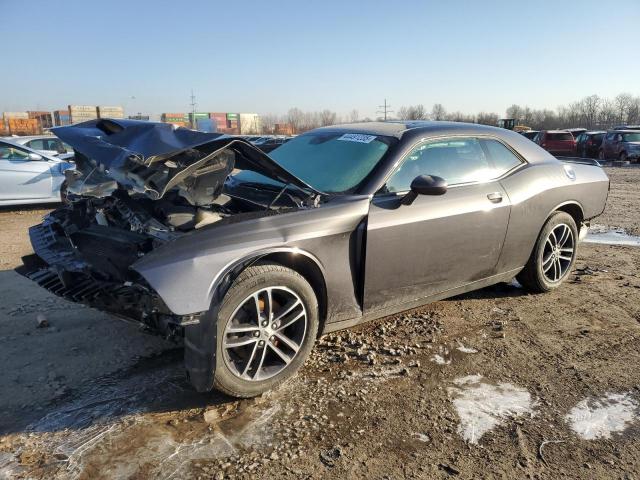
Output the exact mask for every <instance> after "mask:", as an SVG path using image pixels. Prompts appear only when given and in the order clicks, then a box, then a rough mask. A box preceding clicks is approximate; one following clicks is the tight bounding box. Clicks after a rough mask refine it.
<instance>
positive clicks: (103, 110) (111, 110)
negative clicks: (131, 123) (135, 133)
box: [97, 106, 124, 118]
mask: <svg viewBox="0 0 640 480" xmlns="http://www.w3.org/2000/svg"><path fill="white" fill-rule="evenodd" d="M97 111H98V117H99V118H124V108H122V107H105V106H98V109H97Z"/></svg>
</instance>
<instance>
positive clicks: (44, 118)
mask: <svg viewBox="0 0 640 480" xmlns="http://www.w3.org/2000/svg"><path fill="white" fill-rule="evenodd" d="M27 113H28V114H29V118H35V119H36V120H38V123H39V125H40V128H51V127H53V117H52V116H51V112H34V111H30V112H27Z"/></svg>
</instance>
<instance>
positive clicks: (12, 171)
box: [0, 140, 74, 206]
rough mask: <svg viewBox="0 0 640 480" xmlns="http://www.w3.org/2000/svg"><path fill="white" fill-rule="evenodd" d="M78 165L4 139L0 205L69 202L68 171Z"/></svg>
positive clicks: (0, 156)
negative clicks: (66, 193) (66, 173)
mask: <svg viewBox="0 0 640 480" xmlns="http://www.w3.org/2000/svg"><path fill="white" fill-rule="evenodd" d="M73 166H74V164H73V163H71V162H67V161H65V160H62V159H60V158H59V157H54V156H51V155H46V154H44V153H40V152H38V151H36V150H34V149H32V148H29V147H25V146H24V145H19V144H17V143H15V142H12V141H9V140H0V206H5V205H24V204H30V203H50V202H62V201H64V200H65V196H66V195H65V191H66V186H65V183H64V181H65V177H64V171H65V170H67V169H68V168H71V167H73Z"/></svg>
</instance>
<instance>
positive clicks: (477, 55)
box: [0, 0, 640, 117]
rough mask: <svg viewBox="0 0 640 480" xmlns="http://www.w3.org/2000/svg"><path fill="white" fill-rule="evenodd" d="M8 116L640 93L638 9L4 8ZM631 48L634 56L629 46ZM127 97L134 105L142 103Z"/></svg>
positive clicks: (142, 3) (590, 4) (547, 100)
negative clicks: (86, 109) (75, 109)
mask: <svg viewBox="0 0 640 480" xmlns="http://www.w3.org/2000/svg"><path fill="white" fill-rule="evenodd" d="M0 24H1V25H2V28H1V30H0V31H1V32H2V35H1V37H0V38H1V39H2V51H3V60H4V61H3V63H4V68H2V70H1V71H0V109H1V110H3V111H4V110H35V109H44V110H48V109H57V108H63V107H65V106H66V105H67V104H70V103H71V104H89V105H94V104H102V105H123V106H125V109H126V110H127V113H134V112H137V111H141V112H144V113H151V114H159V113H160V112H174V111H177V112H183V111H188V110H189V106H188V104H189V95H190V90H191V89H192V88H193V90H194V92H195V94H196V97H197V103H198V110H201V111H222V112H226V111H232V112H240V111H242V112H258V113H262V114H266V113H276V114H281V113H285V112H286V111H287V110H288V109H289V108H290V107H293V106H296V107H298V108H301V109H303V110H320V109H323V108H329V109H331V110H335V111H337V112H338V113H339V114H345V113H346V112H348V111H350V110H352V109H357V110H358V111H359V112H360V115H361V117H364V116H371V117H373V116H374V115H375V111H376V106H377V105H379V104H380V103H382V101H383V99H384V98H385V97H386V98H387V99H388V101H389V102H390V103H391V104H392V106H393V107H394V109H397V108H399V107H400V106H402V105H410V104H417V103H422V104H424V105H426V106H427V108H428V109H430V108H431V105H432V104H433V103H436V102H439V103H442V104H444V106H445V107H446V108H447V110H449V111H455V110H461V111H463V112H468V113H477V112H479V111H494V112H497V113H499V114H503V113H504V110H505V109H506V107H508V106H509V105H511V104H512V103H519V104H522V105H529V106H531V107H535V108H543V107H548V108H555V107H557V106H558V105H561V104H567V103H569V102H571V101H574V100H577V99H579V98H581V97H583V96H586V95H591V94H594V93H595V94H598V95H601V96H615V95H616V94H618V93H621V92H629V93H632V94H634V95H639V94H640V61H639V60H640V53H639V51H638V41H637V39H638V31H639V29H640V1H639V0H617V1H616V2H615V3H609V2H604V1H577V0H576V1H563V2H558V1H542V0H540V1H535V2H534V1H529V2H527V1H524V2H519V1H513V0H510V1H490V0H486V1H474V0H468V1H462V0H448V1H444V0H440V1H409V0H407V1H399V2H390V1H387V2H378V1H361V2H356V1H349V0H343V1H333V0H324V1H300V0H298V1H278V0H272V1H269V2H264V1H255V2H253V1H229V2H221V1H213V0H210V1H204V0H201V1H163V0H153V1H152V0H128V1H122V0H110V1H109V2H95V1H90V0H65V1H51V0H0ZM625 45H627V46H625ZM131 97H135V99H132V98H131Z"/></svg>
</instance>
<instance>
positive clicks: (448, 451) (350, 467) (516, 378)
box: [0, 168, 640, 479]
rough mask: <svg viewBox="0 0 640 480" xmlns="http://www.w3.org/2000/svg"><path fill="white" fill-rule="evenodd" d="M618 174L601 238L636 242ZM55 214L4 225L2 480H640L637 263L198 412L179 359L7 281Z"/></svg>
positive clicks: (445, 313)
mask: <svg viewBox="0 0 640 480" xmlns="http://www.w3.org/2000/svg"><path fill="white" fill-rule="evenodd" d="M607 173H608V174H609V175H610V177H611V180H612V188H611V194H610V196H609V202H608V206H607V209H606V211H605V213H604V215H603V216H601V217H600V218H599V219H597V220H596V222H597V223H598V224H601V225H607V226H612V227H619V228H624V229H626V230H627V232H629V233H632V234H635V235H640V169H634V168H626V169H613V168H609V169H607ZM46 211H47V210H46V209H41V208H38V209H21V210H2V211H0V295H1V297H0V361H2V364H3V372H4V373H3V375H2V376H0V479H2V478H47V479H49V478H91V479H95V478H216V479H218V478H220V479H221V478H227V477H231V478H291V479H299V478H323V479H324V478H380V479H381V478H393V479H395V478H405V477H408V478H449V477H454V478H478V477H481V478H549V479H556V478H576V479H578V478H579V479H583V478H595V479H604V478H607V479H609V478H626V479H632V478H639V477H640V436H639V434H640V408H639V406H640V368H638V367H639V366H640V348H639V345H640V274H639V273H638V269H639V267H640V248H637V247H623V246H610V245H596V244H584V245H583V246H582V247H581V250H580V252H579V257H578V261H577V264H576V267H577V268H576V271H575V272H573V274H572V275H571V277H570V281H568V282H567V283H566V284H565V285H564V286H563V287H562V288H560V289H559V290H557V291H554V292H552V293H550V294H546V295H527V294H525V293H524V292H523V291H522V290H521V289H520V288H518V286H517V285H499V286H495V287H492V288H487V289H484V290H481V291H479V292H474V293H471V294H467V295H464V296H460V297H456V298H453V299H450V300H446V301H441V302H436V303H433V304H431V305H428V306H426V307H423V308H420V309H416V310H413V311H409V312H405V313H403V314H399V315H395V316H392V317H388V318H386V319H382V320H379V321H375V322H372V323H369V324H366V325H363V326H361V327H359V328H357V329H353V330H350V331H344V332H337V333H334V334H330V335H327V336H325V337H323V338H322V339H321V340H320V341H319V343H318V344H317V346H316V348H315V350H314V352H313V354H312V357H311V359H310V360H309V361H308V362H307V363H306V365H305V367H304V368H303V370H302V372H301V374H300V375H298V376H297V377H296V378H295V379H294V380H292V381H290V382H288V383H286V384H285V385H284V386H283V387H281V388H280V389H278V390H276V391H274V392H271V393H269V394H266V395H264V396H262V397H260V398H257V399H252V400H243V401H236V400H233V399H230V398H228V397H225V396H223V395H220V394H217V393H211V394H196V393H194V392H192V390H191V389H190V387H189V385H188V384H187V382H186V381H185V379H184V376H183V371H182V351H181V349H180V347H179V346H178V345H175V344H172V343H169V342H167V341H165V340H163V339H162V338H159V337H157V336H153V335H150V334H148V333H146V332H144V331H142V330H141V329H139V328H138V327H137V326H135V325H132V324H129V323H125V322H122V321H120V320H118V319H116V318H114V317H111V316H109V315H106V314H103V313H99V312H97V311H94V310H92V309H89V308H84V307H81V306H78V305H75V304H70V303H68V302H65V301H64V300H61V299H58V298H56V297H53V296H52V295H50V294H48V293H47V292H45V291H43V290H42V289H40V288H38V287H37V286H35V285H34V284H32V283H31V282H29V281H28V280H26V279H24V278H22V277H20V276H19V275H17V274H16V273H14V272H13V270H12V269H13V268H14V267H15V266H16V265H18V264H19V259H20V256H21V255H24V254H26V253H29V252H30V248H29V244H28V241H27V236H26V228H27V227H28V226H29V225H32V224H34V223H37V222H38V221H39V218H40V217H41V216H42V215H43V214H44V213H46ZM39 322H40V327H39V326H38V325H39Z"/></svg>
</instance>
